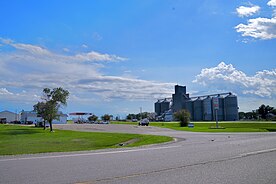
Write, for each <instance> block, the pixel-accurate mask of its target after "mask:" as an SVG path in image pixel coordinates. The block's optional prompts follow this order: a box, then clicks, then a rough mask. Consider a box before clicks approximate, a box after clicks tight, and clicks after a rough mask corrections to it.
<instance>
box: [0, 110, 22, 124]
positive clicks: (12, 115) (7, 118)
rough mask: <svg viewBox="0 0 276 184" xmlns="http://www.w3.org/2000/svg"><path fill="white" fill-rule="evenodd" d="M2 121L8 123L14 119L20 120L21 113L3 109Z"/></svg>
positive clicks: (0, 114)
mask: <svg viewBox="0 0 276 184" xmlns="http://www.w3.org/2000/svg"><path fill="white" fill-rule="evenodd" d="M0 121H2V122H6V123H10V122H12V121H19V115H18V114H16V113H14V112H10V111H2V112H0Z"/></svg>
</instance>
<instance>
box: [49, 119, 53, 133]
mask: <svg viewBox="0 0 276 184" xmlns="http://www.w3.org/2000/svg"><path fill="white" fill-rule="evenodd" d="M49 124H50V132H52V131H53V126H52V121H49Z"/></svg>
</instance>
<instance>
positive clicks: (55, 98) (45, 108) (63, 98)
mask: <svg viewBox="0 0 276 184" xmlns="http://www.w3.org/2000/svg"><path fill="white" fill-rule="evenodd" d="M69 94H70V93H69V91H67V90H65V89H63V88H61V87H59V88H54V89H53V90H51V89H49V88H44V89H43V96H42V100H43V102H38V103H37V104H36V105H34V110H36V112H37V113H38V114H39V115H41V116H42V117H43V119H44V120H45V121H48V122H49V124H50V131H51V132H52V131H53V126H52V121H53V120H54V119H58V118H59V114H58V109H59V108H60V107H61V106H66V104H67V99H68V97H69ZM44 126H45V124H44Z"/></svg>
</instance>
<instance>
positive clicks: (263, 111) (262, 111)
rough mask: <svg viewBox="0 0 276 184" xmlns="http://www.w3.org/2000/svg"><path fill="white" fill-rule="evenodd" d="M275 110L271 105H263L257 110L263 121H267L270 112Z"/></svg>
mask: <svg viewBox="0 0 276 184" xmlns="http://www.w3.org/2000/svg"><path fill="white" fill-rule="evenodd" d="M273 109H274V108H273V107H270V106H269V105H267V106H265V105H264V104H262V105H261V106H260V107H259V109H257V113H258V114H259V115H260V116H261V118H262V119H266V118H267V115H268V113H270V111H272V110H273Z"/></svg>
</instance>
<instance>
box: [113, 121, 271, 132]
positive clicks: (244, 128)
mask: <svg viewBox="0 0 276 184" xmlns="http://www.w3.org/2000/svg"><path fill="white" fill-rule="evenodd" d="M112 123H113V124H130V125H137V124H138V123H136V122H112ZM150 126H157V127H161V128H170V129H173V130H182V131H191V132H276V124H275V123H267V122H265V121H264V122H246V121H242V122H237V121H234V122H219V126H220V127H223V128H224V129H211V128H210V127H215V126H216V122H195V123H194V128H188V127H180V126H179V123H178V122H150Z"/></svg>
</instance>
